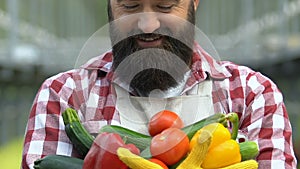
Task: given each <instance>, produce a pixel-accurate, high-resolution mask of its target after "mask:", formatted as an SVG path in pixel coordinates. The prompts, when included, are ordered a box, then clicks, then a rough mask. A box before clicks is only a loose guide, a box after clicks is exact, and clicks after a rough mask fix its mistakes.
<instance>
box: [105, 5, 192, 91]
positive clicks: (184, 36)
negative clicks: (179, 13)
mask: <svg viewBox="0 0 300 169" xmlns="http://www.w3.org/2000/svg"><path fill="white" fill-rule="evenodd" d="M191 4H193V3H191ZM193 9H194V7H193V5H191V6H190V9H189V16H188V20H187V21H189V22H191V23H193V24H185V25H187V26H185V27H183V28H182V29H181V31H180V32H176V34H177V35H176V37H175V35H172V33H171V31H170V30H168V29H167V28H160V29H159V30H157V31H155V32H153V33H151V34H143V33H142V32H140V31H136V30H135V31H133V32H130V33H129V37H127V38H122V37H121V34H120V32H119V31H118V28H116V27H115V26H114V24H113V22H111V23H110V25H111V27H110V35H111V40H112V46H113V47H112V51H113V55H114V60H113V65H112V66H113V70H114V72H115V77H117V78H118V79H119V80H120V81H121V82H125V84H129V86H128V88H129V89H130V90H132V91H134V92H135V93H136V94H138V95H139V96H149V94H150V93H151V91H153V90H156V89H158V90H161V91H165V90H167V89H169V88H171V87H176V86H177V85H178V83H179V82H182V80H183V79H184V75H185V73H186V72H187V71H189V68H190V66H191V62H192V56H193V38H194V27H193V26H190V25H194V23H195V13H194V10H193ZM110 14H111V13H110V12H109V15H110ZM110 19H112V18H110ZM187 23H188V22H187ZM155 35H160V36H163V43H162V45H161V46H159V47H157V48H147V49H143V48H141V47H140V46H139V45H138V44H137V42H136V38H137V36H155ZM172 36H174V37H172Z"/></svg>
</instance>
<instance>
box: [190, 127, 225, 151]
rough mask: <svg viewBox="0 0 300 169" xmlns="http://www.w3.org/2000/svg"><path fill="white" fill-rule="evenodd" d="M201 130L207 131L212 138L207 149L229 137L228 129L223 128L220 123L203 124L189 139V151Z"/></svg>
mask: <svg viewBox="0 0 300 169" xmlns="http://www.w3.org/2000/svg"><path fill="white" fill-rule="evenodd" d="M203 131H208V132H209V133H210V134H211V135H212V140H211V144H210V146H209V149H211V147H216V146H217V145H219V144H220V143H222V142H224V141H226V140H229V139H230V138H231V134H230V132H229V130H228V129H227V128H225V127H224V126H223V125H222V124H221V123H211V124H208V125H206V126H204V127H203V128H201V129H200V130H198V131H197V132H196V133H195V135H194V136H193V137H192V139H191V141H190V151H191V150H192V148H193V147H194V146H195V144H197V139H198V137H199V135H200V134H201V133H203Z"/></svg>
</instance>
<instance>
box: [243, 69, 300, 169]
mask: <svg viewBox="0 0 300 169" xmlns="http://www.w3.org/2000/svg"><path fill="white" fill-rule="evenodd" d="M247 83H248V85H247V88H246V100H245V104H246V108H245V112H244V115H243V117H242V124H241V128H243V129H244V130H246V131H247V133H248V137H249V139H250V140H254V141H256V142H257V143H258V146H259V151H260V153H259V155H258V156H257V161H258V162H259V168H260V169H264V168H269V169H281V168H285V169H289V168H296V163H297V161H296V157H295V154H294V151H293V143H292V128H291V123H290V120H289V117H288V113H287V111H286V107H285V105H284V102H283V96H282V93H281V92H280V91H279V89H278V88H277V86H276V85H275V84H274V83H273V82H272V81H271V80H270V79H268V78H266V77H265V76H263V75H261V74H260V73H254V74H251V75H250V76H248V77H247Z"/></svg>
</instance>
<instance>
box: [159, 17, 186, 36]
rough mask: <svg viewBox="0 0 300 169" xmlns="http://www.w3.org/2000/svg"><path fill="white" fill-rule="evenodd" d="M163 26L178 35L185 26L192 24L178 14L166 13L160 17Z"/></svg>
mask: <svg viewBox="0 0 300 169" xmlns="http://www.w3.org/2000/svg"><path fill="white" fill-rule="evenodd" d="M160 21H161V26H163V27H166V28H168V29H169V30H170V31H171V32H172V33H173V34H174V35H178V33H179V32H180V31H182V29H183V27H186V26H187V25H190V22H188V21H187V19H186V18H182V17H179V16H178V15H172V14H165V15H162V16H161V17H160Z"/></svg>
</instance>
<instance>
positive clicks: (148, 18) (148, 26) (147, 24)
mask: <svg viewBox="0 0 300 169" xmlns="http://www.w3.org/2000/svg"><path fill="white" fill-rule="evenodd" d="M159 27H160V21H159V18H158V16H157V14H156V13H154V12H144V13H141V14H140V16H139V20H138V28H139V29H140V30H141V31H143V32H144V33H153V32H154V31H155V30H157V29H158V28H159Z"/></svg>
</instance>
